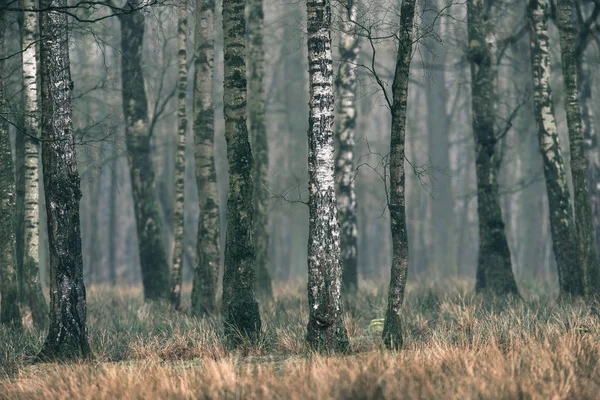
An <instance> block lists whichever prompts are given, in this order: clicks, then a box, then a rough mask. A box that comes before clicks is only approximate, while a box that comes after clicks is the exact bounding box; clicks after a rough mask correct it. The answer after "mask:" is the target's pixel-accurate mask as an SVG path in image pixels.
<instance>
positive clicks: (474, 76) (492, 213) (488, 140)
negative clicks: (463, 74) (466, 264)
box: [467, 0, 518, 295]
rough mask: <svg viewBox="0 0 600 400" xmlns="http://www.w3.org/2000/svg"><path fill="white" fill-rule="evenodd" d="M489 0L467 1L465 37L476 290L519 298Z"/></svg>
mask: <svg viewBox="0 0 600 400" xmlns="http://www.w3.org/2000/svg"><path fill="white" fill-rule="evenodd" d="M488 9H489V4H487V1H485V0H468V1H467V14H468V16H467V17H468V18H467V24H468V27H467V33H468V41H469V60H470V64H471V104H472V119H473V122H472V123H473V135H474V137H475V155H476V160H475V170H476V173H477V213H478V216H479V256H478V259H477V283H476V289H477V291H478V292H491V293H495V294H498V295H505V294H518V290H517V284H516V282H515V277H514V275H513V272H512V265H511V261H510V249H509V248H508V241H507V240H506V232H505V227H504V220H503V218H502V211H501V209H500V202H499V199H498V177H497V167H496V164H497V161H498V156H499V155H498V154H497V151H496V148H495V147H496V143H497V141H498V139H497V137H496V131H495V129H494V123H495V112H494V110H495V104H494V103H495V102H496V98H495V96H496V92H495V88H494V79H495V76H496V72H495V65H494V64H495V62H494V54H493V48H492V46H493V44H492V43H493V41H494V33H493V31H492V27H491V23H490V21H489V15H488V14H489V10H488Z"/></svg>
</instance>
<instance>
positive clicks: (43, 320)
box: [17, 0, 48, 329]
mask: <svg viewBox="0 0 600 400" xmlns="http://www.w3.org/2000/svg"><path fill="white" fill-rule="evenodd" d="M22 6H23V8H25V9H35V8H36V4H35V1H34V0H22ZM23 14H24V15H23V33H22V36H21V48H22V53H21V57H22V66H23V68H22V73H23V114H24V117H23V122H24V124H23V130H22V131H20V132H17V134H18V135H22V136H23V137H22V138H19V140H22V141H23V142H24V143H23V145H22V147H21V146H19V147H20V150H22V151H23V152H24V156H21V159H22V160H23V170H22V171H23V172H22V173H23V182H24V183H23V184H24V193H23V194H24V197H23V202H24V206H23V214H22V216H23V220H22V221H18V223H23V244H22V246H23V247H22V248H23V255H22V257H23V258H22V263H23V264H22V279H23V287H22V290H23V297H24V298H25V300H26V302H27V304H28V305H29V308H30V309H31V317H32V319H33V324H34V325H35V327H36V328H38V329H46V328H47V327H48V305H47V304H46V298H45V297H44V294H43V291H42V283H41V281H40V271H39V264H40V254H39V253H40V246H39V243H40V232H39V231H40V187H39V172H40V154H39V153H40V148H39V138H40V123H39V121H40V114H39V104H38V81H37V80H38V77H37V38H38V13H36V12H24V13H23Z"/></svg>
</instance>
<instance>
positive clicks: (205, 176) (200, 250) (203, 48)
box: [192, 0, 221, 315]
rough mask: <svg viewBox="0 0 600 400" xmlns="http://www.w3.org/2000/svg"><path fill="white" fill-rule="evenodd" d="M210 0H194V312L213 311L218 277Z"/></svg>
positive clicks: (212, 29) (217, 195)
mask: <svg viewBox="0 0 600 400" xmlns="http://www.w3.org/2000/svg"><path fill="white" fill-rule="evenodd" d="M214 14H215V2H214V0H197V3H196V16H195V18H196V28H195V29H196V31H195V36H196V37H195V46H196V48H195V61H194V65H195V68H196V72H195V77H194V147H195V158H196V182H197V186H198V204H199V206H200V216H199V219H198V245H197V250H196V266H195V268H194V284H193V288H192V312H193V313H194V314H196V315H204V314H211V313H214V312H215V310H216V293H217V281H218V277H219V264H220V262H221V261H220V253H219V237H220V235H221V233H220V222H219V193H218V191H217V172H216V169H215V157H214V137H215V127H214V113H215V112H214V108H213V97H212V93H213V63H214V59H213V57H214Z"/></svg>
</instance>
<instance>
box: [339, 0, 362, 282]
mask: <svg viewBox="0 0 600 400" xmlns="http://www.w3.org/2000/svg"><path fill="white" fill-rule="evenodd" d="M356 13H357V4H356V1H355V0H345V1H343V2H342V27H341V28H342V29H341V32H340V44H339V48H340V56H341V64H340V69H339V71H338V76H337V79H336V82H335V83H336V89H337V93H338V96H339V97H338V102H339V107H338V119H337V126H336V135H335V138H336V141H337V147H338V152H337V157H336V160H335V179H336V194H337V208H338V215H339V222H340V244H341V255H342V290H344V291H346V292H355V291H356V290H357V289H358V222H357V215H356V214H357V207H356V191H355V187H354V180H355V168H356V166H355V157H354V145H355V136H356V133H355V130H356V119H357V112H356V111H357V110H356V72H357V71H356V69H357V63H358V54H359V52H360V47H359V36H358V35H357V32H356V26H355V22H356Z"/></svg>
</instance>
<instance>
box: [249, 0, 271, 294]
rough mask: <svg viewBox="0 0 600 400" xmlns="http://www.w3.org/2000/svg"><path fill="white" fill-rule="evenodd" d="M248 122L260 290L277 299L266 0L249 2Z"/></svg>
mask: <svg viewBox="0 0 600 400" xmlns="http://www.w3.org/2000/svg"><path fill="white" fill-rule="evenodd" d="M247 3H248V5H247V7H248V25H247V45H248V122H249V126H250V140H251V142H252V153H253V155H254V241H255V246H256V289H257V292H258V294H259V295H262V296H265V297H267V298H270V297H273V285H272V282H271V272H270V259H269V212H268V209H269V142H268V138H267V128H266V125H265V95H264V63H265V50H264V46H263V24H264V11H263V0H248V2H247Z"/></svg>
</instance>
